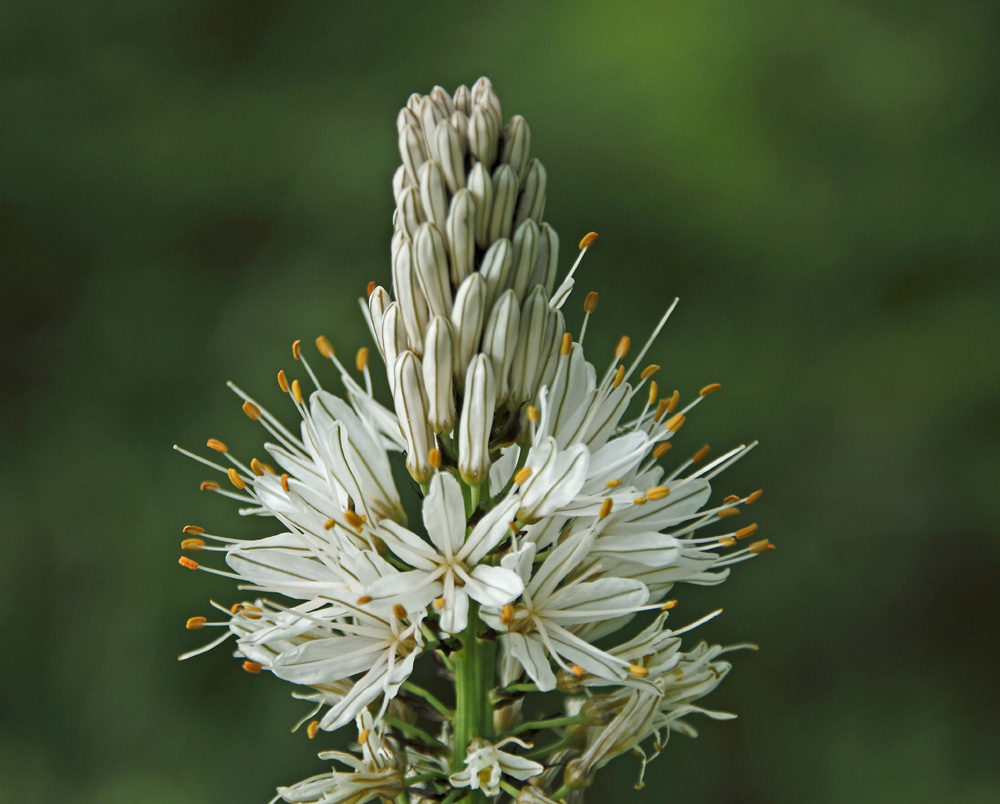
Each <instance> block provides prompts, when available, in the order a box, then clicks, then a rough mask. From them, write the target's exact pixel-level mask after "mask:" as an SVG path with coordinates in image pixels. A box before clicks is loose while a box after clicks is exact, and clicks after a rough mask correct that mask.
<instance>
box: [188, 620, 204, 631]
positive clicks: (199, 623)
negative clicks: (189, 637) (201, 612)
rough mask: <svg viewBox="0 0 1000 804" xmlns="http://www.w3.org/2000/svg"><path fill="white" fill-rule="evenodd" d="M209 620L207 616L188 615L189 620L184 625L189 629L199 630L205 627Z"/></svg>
mask: <svg viewBox="0 0 1000 804" xmlns="http://www.w3.org/2000/svg"><path fill="white" fill-rule="evenodd" d="M207 622H208V618H207V617H188V621H187V622H186V623H184V627H185V628H186V629H187V630H188V631H197V630H198V629H199V628H204V627H205V623H207Z"/></svg>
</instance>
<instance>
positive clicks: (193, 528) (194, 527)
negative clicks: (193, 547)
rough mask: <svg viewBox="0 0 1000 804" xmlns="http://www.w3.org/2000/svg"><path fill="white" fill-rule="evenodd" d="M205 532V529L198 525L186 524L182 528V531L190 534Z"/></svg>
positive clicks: (196, 534) (197, 534)
mask: <svg viewBox="0 0 1000 804" xmlns="http://www.w3.org/2000/svg"><path fill="white" fill-rule="evenodd" d="M204 532H205V529H204V528H202V527H199V526H198V525H185V526H184V527H183V528H181V533H186V534H187V535H188V536H201V534H203V533H204Z"/></svg>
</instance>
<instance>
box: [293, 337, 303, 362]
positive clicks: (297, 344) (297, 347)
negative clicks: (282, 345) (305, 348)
mask: <svg viewBox="0 0 1000 804" xmlns="http://www.w3.org/2000/svg"><path fill="white" fill-rule="evenodd" d="M292 357H294V358H295V359H296V360H301V359H302V341H301V340H296V341H294V342H293V343H292Z"/></svg>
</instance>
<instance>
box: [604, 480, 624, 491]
mask: <svg viewBox="0 0 1000 804" xmlns="http://www.w3.org/2000/svg"><path fill="white" fill-rule="evenodd" d="M621 484H622V481H621V478H620V477H614V478H612V479H611V480H609V481H608V482H607V483H605V484H604V485H605V486H607V487H608V488H609V489H616V488H618V487H619V486H620V485H621Z"/></svg>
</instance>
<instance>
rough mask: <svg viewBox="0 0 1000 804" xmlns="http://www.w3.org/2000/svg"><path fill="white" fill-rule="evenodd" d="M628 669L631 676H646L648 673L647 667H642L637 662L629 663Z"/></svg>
mask: <svg viewBox="0 0 1000 804" xmlns="http://www.w3.org/2000/svg"><path fill="white" fill-rule="evenodd" d="M628 671H629V672H630V673H631V674H632V675H633V676H638V677H639V678H645V677H646V676H648V675H649V668H648V667H643V666H642V665H638V664H630V665H629V667H628Z"/></svg>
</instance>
